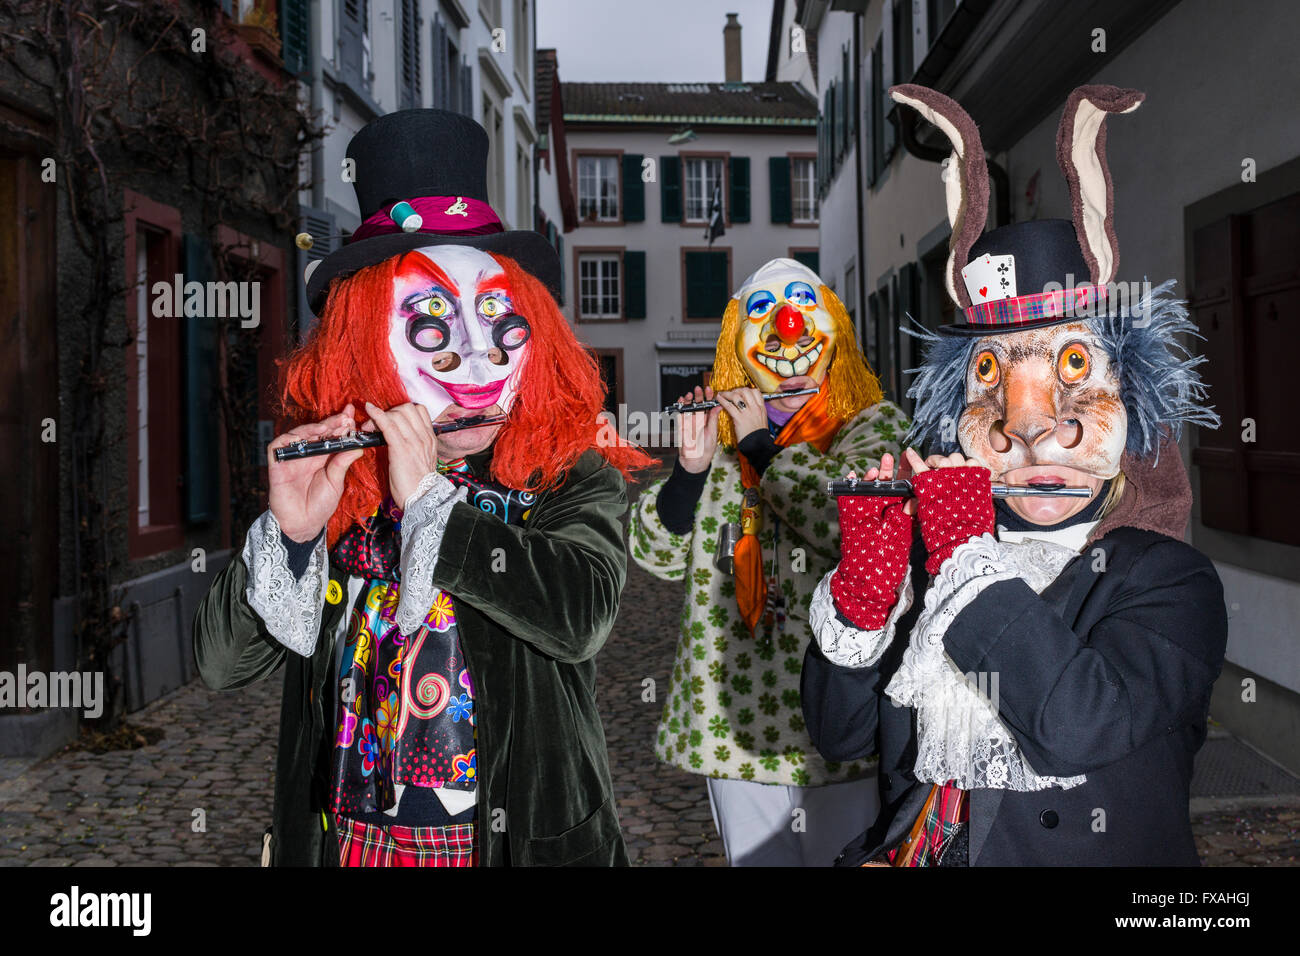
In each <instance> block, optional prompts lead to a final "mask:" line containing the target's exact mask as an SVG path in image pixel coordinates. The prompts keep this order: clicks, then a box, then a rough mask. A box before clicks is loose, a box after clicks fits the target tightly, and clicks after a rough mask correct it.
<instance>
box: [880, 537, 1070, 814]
mask: <svg viewBox="0 0 1300 956" xmlns="http://www.w3.org/2000/svg"><path fill="white" fill-rule="evenodd" d="M1073 556H1074V553H1073V552H1072V551H1070V550H1069V549H1068V548H1062V547H1060V546H1057V545H1053V544H1051V543H1049V542H1043V541H1030V542H1026V543H1024V544H1008V543H1007V542H999V541H998V540H997V539H996V538H994V537H993V535H991V534H985V535H982V536H980V537H978V538H972V539H971V540H970V541H968V542H967V543H966V544H963V545H962V546H961V547H959V548H957V550H956V551H954V552H953V553H952V557H950V558H949V559H948V560H947V561H945V562H944V563H943V566H942V567H941V568H940V569H939V573H938V574H937V575H935V577H934V580H933V581H931V582H930V588H929V590H928V591H926V595H925V602H924V607H923V609H922V611H921V614H920V616H919V617H918V618H917V620H916V624H915V625H913V627H912V634H911V638H910V639H909V641H908V645H907V649H906V650H905V651H904V652H903V659H902V661H901V662H900V664H899V667H898V670H897V671H896V672H895V674H894V676H893V678H892V679H891V680H890V682H889V685H888V686H887V687H886V688H885V693H886V695H888V696H889V697H890V699H892V700H893V701H894V702H895V703H896V704H899V705H901V706H907V707H912V708H914V709H915V710H916V726H917V729H916V741H917V755H916V765H915V768H914V771H915V773H916V776H917V779H919V780H924V781H927V782H930V783H944V782H946V781H948V780H954V781H956V785H957V786H959V787H961V788H962V789H963V790H970V789H980V788H992V789H1000V790H1017V791H1022V792H1024V791H1033V790H1043V789H1045V788H1047V787H1051V786H1059V787H1064V788H1067V789H1068V788H1070V787H1074V786H1078V785H1079V784H1081V783H1083V782H1084V778H1083V777H1082V776H1079V777H1048V776H1039V775H1038V774H1036V773H1035V772H1034V769H1033V768H1032V767H1031V766H1030V765H1029V762H1028V761H1027V760H1026V759H1025V756H1024V753H1023V752H1022V751H1021V750H1020V747H1019V745H1018V744H1017V742H1016V739H1015V737H1014V735H1012V733H1011V732H1010V731H1009V730H1008V729H1007V728H1006V726H1005V725H1004V724H1003V723H1002V721H1001V718H1000V716H999V712H998V683H999V680H1000V678H1001V676H1002V675H999V674H962V673H961V672H960V671H958V669H957V665H956V664H955V663H953V661H952V658H950V657H949V656H948V655H947V653H946V651H945V649H944V643H943V639H944V635H945V634H946V633H947V632H948V628H949V627H950V626H951V625H952V623H953V621H955V620H956V619H957V616H958V615H959V614H960V613H961V612H962V611H963V610H965V609H966V608H967V607H969V606H970V605H971V603H972V602H974V600H975V599H976V598H977V597H979V595H980V594H981V593H983V591H984V590H985V588H988V587H989V586H991V585H993V584H996V583H997V582H998V581H1009V580H1016V579H1018V580H1021V581H1024V582H1025V583H1026V584H1027V585H1029V587H1031V588H1033V590H1034V591H1035V592H1041V591H1042V590H1043V589H1044V588H1045V587H1046V586H1047V585H1048V584H1050V583H1051V582H1052V580H1054V579H1055V578H1056V576H1057V575H1058V574H1059V573H1060V572H1061V569H1062V568H1063V567H1064V566H1065V565H1066V564H1067V563H1068V562H1069V560H1070V559H1071V558H1072V557H1073Z"/></svg>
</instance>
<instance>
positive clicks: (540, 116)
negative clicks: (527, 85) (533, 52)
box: [533, 50, 556, 136]
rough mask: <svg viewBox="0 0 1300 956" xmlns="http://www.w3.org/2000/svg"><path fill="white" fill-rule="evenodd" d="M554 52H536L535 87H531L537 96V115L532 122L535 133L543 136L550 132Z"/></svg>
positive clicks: (554, 66) (554, 68)
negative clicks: (534, 124) (535, 127)
mask: <svg viewBox="0 0 1300 956" xmlns="http://www.w3.org/2000/svg"><path fill="white" fill-rule="evenodd" d="M555 70H556V61H555V51H554V50H538V51H537V85H536V86H534V87H533V89H534V90H535V91H536V94H537V113H536V115H535V116H534V117H533V122H534V123H536V124H537V132H538V133H539V134H541V135H543V136H545V135H546V134H547V133H549V132H550V131H551V88H552V87H553V86H554V84H555Z"/></svg>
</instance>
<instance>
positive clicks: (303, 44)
mask: <svg viewBox="0 0 1300 956" xmlns="http://www.w3.org/2000/svg"><path fill="white" fill-rule="evenodd" d="M308 7H309V4H308V2H307V0H280V40H281V55H282V56H283V57H284V68H285V69H286V70H288V71H289V72H290V73H292V74H293V75H294V76H302V75H303V74H304V73H306V72H307V70H308V68H309V67H310V65H311V12H310V10H309V9H308Z"/></svg>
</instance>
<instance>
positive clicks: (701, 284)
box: [685, 252, 731, 319]
mask: <svg viewBox="0 0 1300 956" xmlns="http://www.w3.org/2000/svg"><path fill="white" fill-rule="evenodd" d="M730 295H731V290H730V289H728V288H727V254H726V253H725V252H688V253H686V316H685V317H686V318H688V319H720V318H722V313H723V312H724V311H726V308H727V299H728V297H729V296H730Z"/></svg>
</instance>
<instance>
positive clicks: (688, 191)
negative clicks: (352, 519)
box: [682, 156, 728, 223]
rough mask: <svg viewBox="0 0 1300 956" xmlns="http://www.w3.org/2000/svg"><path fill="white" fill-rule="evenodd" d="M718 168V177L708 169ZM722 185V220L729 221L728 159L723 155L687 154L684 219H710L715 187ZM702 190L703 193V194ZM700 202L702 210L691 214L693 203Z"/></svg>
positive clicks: (683, 195)
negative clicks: (709, 173) (698, 213)
mask: <svg viewBox="0 0 1300 956" xmlns="http://www.w3.org/2000/svg"><path fill="white" fill-rule="evenodd" d="M715 165H716V169H717V176H716V178H715V177H713V176H710V175H708V173H707V172H706V170H708V169H713V168H715ZM714 186H721V187H722V221H723V222H724V223H725V222H726V221H727V199H728V196H727V161H726V159H724V158H723V157H721V156H687V157H685V158H684V159H683V161H682V219H683V221H685V222H693V223H705V222H708V221H709V207H710V206H712V205H713V187H714ZM701 191H702V192H703V195H701ZM692 203H699V204H700V208H701V209H702V212H701V214H700V215H698V216H693V215H691V204H692Z"/></svg>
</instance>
